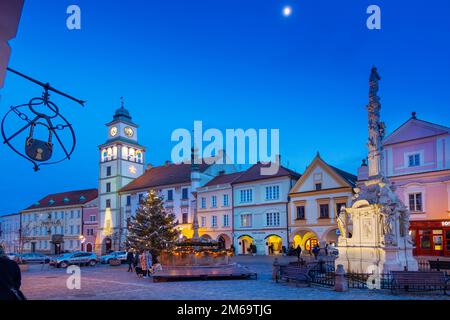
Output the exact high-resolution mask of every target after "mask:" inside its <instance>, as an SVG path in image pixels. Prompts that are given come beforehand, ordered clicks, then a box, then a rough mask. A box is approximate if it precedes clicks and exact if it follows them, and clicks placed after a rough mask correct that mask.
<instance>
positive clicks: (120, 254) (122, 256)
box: [100, 251, 127, 263]
mask: <svg viewBox="0 0 450 320" xmlns="http://www.w3.org/2000/svg"><path fill="white" fill-rule="evenodd" d="M112 259H119V260H120V261H122V262H124V261H127V252H126V251H113V252H111V253H109V254H106V255H104V256H101V257H100V262H101V263H109V261H111V260H112Z"/></svg>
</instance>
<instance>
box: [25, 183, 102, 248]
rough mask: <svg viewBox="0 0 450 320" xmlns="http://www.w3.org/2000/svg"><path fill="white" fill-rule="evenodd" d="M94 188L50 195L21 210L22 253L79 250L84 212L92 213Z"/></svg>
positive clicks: (94, 196) (81, 240)
mask: <svg viewBox="0 0 450 320" xmlns="http://www.w3.org/2000/svg"><path fill="white" fill-rule="evenodd" d="M97 192H98V190H97V189H86V190H76V191H69V192H62V193H55V194H49V195H47V196H45V197H44V198H42V199H41V200H39V201H37V202H35V203H34V204H33V205H31V206H29V207H28V208H26V209H25V210H22V211H21V245H22V246H23V251H24V252H43V253H48V254H59V253H61V252H65V251H76V250H81V249H82V246H81V244H82V242H83V233H82V230H83V218H82V217H83V212H84V210H85V208H89V209H88V210H90V211H91V210H92V207H93V206H95V203H96V202H95V200H96V199H97V196H98V193H97Z"/></svg>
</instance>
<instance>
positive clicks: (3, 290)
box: [0, 247, 26, 301]
mask: <svg viewBox="0 0 450 320" xmlns="http://www.w3.org/2000/svg"><path fill="white" fill-rule="evenodd" d="M21 284H22V275H21V273H20V268H19V265H18V264H17V262H16V261H13V260H10V259H9V258H8V257H7V256H6V254H5V251H4V249H3V247H0V300H7V301H13V300H26V298H25V296H24V294H23V293H22V292H21V291H20V286H21Z"/></svg>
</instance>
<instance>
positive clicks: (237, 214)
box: [232, 163, 300, 255]
mask: <svg viewBox="0 0 450 320" xmlns="http://www.w3.org/2000/svg"><path fill="white" fill-rule="evenodd" d="M262 167H263V165H262V164H261V163H257V164H255V165H253V166H252V167H250V168H249V169H248V170H247V171H245V172H243V173H242V174H241V175H240V176H239V177H238V178H237V179H236V180H234V181H233V182H232V186H233V204H234V207H233V216H234V247H235V248H236V253H237V254H249V253H250V252H249V251H248V249H249V247H250V245H251V244H254V245H256V249H257V250H256V254H258V255H265V254H279V253H281V252H282V248H283V246H284V247H286V248H287V247H288V228H287V212H288V210H287V207H288V194H289V191H290V190H291V188H292V187H293V185H294V184H295V182H296V181H297V180H298V179H299V178H300V174H298V173H296V172H294V171H292V170H289V169H287V168H284V167H282V166H280V168H279V170H278V173H277V174H275V175H262V174H261V168H262Z"/></svg>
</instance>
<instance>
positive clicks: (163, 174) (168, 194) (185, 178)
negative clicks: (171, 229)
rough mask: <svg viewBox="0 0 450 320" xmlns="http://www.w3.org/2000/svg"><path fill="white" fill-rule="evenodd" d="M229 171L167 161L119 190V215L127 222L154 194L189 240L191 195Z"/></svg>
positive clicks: (223, 167)
mask: <svg viewBox="0 0 450 320" xmlns="http://www.w3.org/2000/svg"><path fill="white" fill-rule="evenodd" d="M230 171H234V166H231V165H227V164H223V165H219V164H214V165H209V164H206V163H202V164H199V165H195V164H194V165H191V164H187V163H181V164H174V163H170V162H169V161H167V162H166V163H165V164H164V165H162V166H157V167H152V166H149V167H148V169H147V170H146V171H145V173H144V174H143V175H142V176H140V177H139V178H137V179H135V180H134V181H132V182H131V183H129V184H128V185H126V186H124V187H123V188H122V189H121V190H120V197H121V198H122V199H123V200H122V203H123V206H122V208H121V212H122V213H123V215H124V217H125V219H129V218H130V217H131V216H132V215H134V213H135V212H136V210H137V208H138V207H139V204H140V202H141V199H142V198H143V197H144V196H146V195H147V193H148V192H149V190H155V191H156V192H157V193H158V195H159V196H161V197H162V198H163V199H164V208H165V210H166V211H167V212H170V213H173V214H174V215H175V217H176V221H177V222H178V226H177V228H178V229H179V230H180V232H181V236H182V237H184V238H187V239H190V238H192V236H193V234H194V230H193V228H192V223H193V218H194V209H195V206H196V198H195V196H194V192H196V191H197V189H198V188H199V187H200V186H201V185H205V184H206V183H208V182H209V181H210V180H211V179H213V178H214V177H215V176H217V175H219V174H225V173H229V172H230ZM124 223H127V222H126V221H124Z"/></svg>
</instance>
